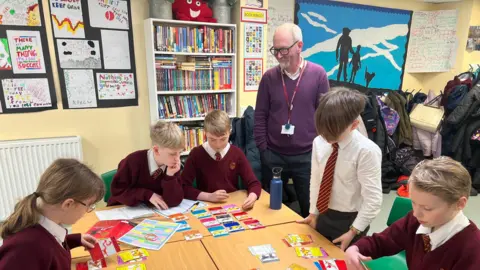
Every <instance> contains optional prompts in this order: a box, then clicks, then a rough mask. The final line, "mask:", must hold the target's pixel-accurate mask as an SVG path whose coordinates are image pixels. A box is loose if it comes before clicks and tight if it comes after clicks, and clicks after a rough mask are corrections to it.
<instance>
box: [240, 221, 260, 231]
mask: <svg viewBox="0 0 480 270" xmlns="http://www.w3.org/2000/svg"><path fill="white" fill-rule="evenodd" d="M243 223H244V224H245V225H247V227H248V228H249V229H251V230H257V229H262V228H265V226H263V225H262V224H261V223H260V221H258V220H256V219H249V220H245V221H244V222H243Z"/></svg>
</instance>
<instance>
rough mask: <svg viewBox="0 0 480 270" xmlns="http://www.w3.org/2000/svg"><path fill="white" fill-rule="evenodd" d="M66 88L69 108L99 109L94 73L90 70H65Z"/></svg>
mask: <svg viewBox="0 0 480 270" xmlns="http://www.w3.org/2000/svg"><path fill="white" fill-rule="evenodd" d="M64 75H65V86H66V91H67V98H68V107H69V108H92V107H93V108H94V107H97V98H96V94H95V83H94V80H93V71H92V70H91V69H90V70H89V69H71V70H68V69H67V70H65V71H64Z"/></svg>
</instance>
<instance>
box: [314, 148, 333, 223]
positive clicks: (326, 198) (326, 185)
mask: <svg viewBox="0 0 480 270" xmlns="http://www.w3.org/2000/svg"><path fill="white" fill-rule="evenodd" d="M332 147H333V151H332V153H331V154H330V157H329V158H328V160H327V165H326V166H325V171H324V172H323V178H322V183H321V184H320V191H319V192H318V199H317V209H318V212H320V214H323V213H325V212H326V211H327V209H328V204H329V203H330V195H331V194H332V186H333V175H334V173H335V165H336V164H337V157H338V143H334V144H332Z"/></svg>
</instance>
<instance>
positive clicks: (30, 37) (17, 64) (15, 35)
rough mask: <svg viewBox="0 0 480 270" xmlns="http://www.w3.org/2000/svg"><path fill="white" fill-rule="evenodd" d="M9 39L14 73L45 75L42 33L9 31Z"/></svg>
mask: <svg viewBox="0 0 480 270" xmlns="http://www.w3.org/2000/svg"><path fill="white" fill-rule="evenodd" d="M7 37H8V43H9V47H10V56H11V58H12V65H13V73H15V74H26V73H45V63H44V60H43V50H42V42H41V39H40V32H38V31H13V30H7Z"/></svg>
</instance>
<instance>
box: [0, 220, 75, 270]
mask: <svg viewBox="0 0 480 270" xmlns="http://www.w3.org/2000/svg"><path fill="white" fill-rule="evenodd" d="M65 243H66V245H65V248H64V247H62V246H61V245H60V244H59V243H58V242H57V240H56V239H55V237H54V236H53V235H52V234H51V233H50V232H48V231H47V230H46V229H45V228H43V227H42V226H41V225H39V224H37V225H34V226H32V227H29V228H26V229H24V230H22V231H20V232H18V233H16V234H14V235H12V236H10V237H8V238H7V239H4V241H3V245H2V246H1V247H0V269H2V270H3V269H28V270H46V269H48V270H56V269H58V270H64V269H70V268H71V263H72V256H71V255H70V249H73V248H76V247H79V246H81V245H82V244H81V234H69V235H67V236H66V238H65Z"/></svg>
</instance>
